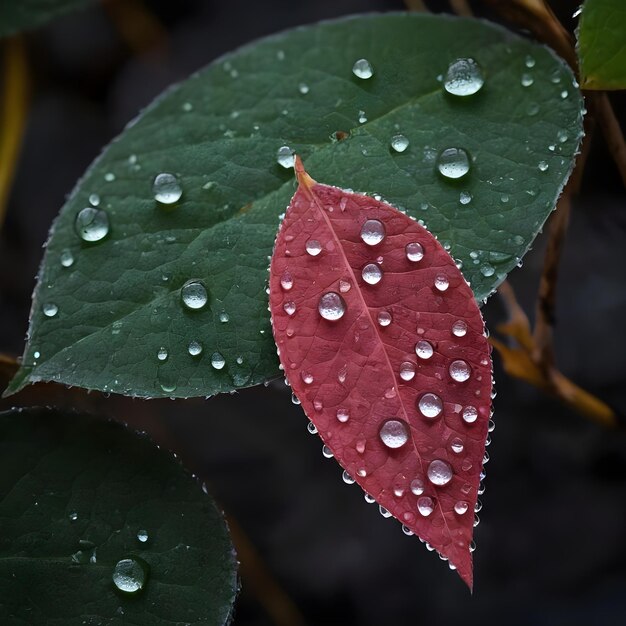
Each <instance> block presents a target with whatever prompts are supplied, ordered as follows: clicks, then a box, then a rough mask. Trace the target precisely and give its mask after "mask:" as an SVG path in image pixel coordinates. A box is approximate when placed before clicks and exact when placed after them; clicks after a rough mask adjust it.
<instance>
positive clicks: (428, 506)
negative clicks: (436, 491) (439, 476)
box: [417, 496, 435, 517]
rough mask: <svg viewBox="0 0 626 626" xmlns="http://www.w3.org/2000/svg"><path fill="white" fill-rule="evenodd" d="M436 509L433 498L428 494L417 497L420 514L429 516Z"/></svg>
mask: <svg viewBox="0 0 626 626" xmlns="http://www.w3.org/2000/svg"><path fill="white" fill-rule="evenodd" d="M434 509H435V505H434V502H433V499H432V498H429V497H428V496H422V497H421V498H418V499H417V510H418V511H419V514H420V515H423V516H424V517H428V516H429V515H430V514H431V513H432V512H433V511H434Z"/></svg>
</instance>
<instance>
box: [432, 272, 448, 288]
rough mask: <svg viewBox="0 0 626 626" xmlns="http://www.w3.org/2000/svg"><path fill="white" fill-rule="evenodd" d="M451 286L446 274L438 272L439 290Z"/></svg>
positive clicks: (436, 278)
mask: <svg viewBox="0 0 626 626" xmlns="http://www.w3.org/2000/svg"><path fill="white" fill-rule="evenodd" d="M449 286H450V282H449V281H448V278H447V276H446V275H445V274H437V276H435V288H436V289H437V290H439V291H445V290H446V289H447V288H448V287H449Z"/></svg>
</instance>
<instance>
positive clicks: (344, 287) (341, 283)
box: [339, 280, 351, 293]
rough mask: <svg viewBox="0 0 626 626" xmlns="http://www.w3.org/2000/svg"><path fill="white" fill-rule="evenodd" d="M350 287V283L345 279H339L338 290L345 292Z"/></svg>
mask: <svg viewBox="0 0 626 626" xmlns="http://www.w3.org/2000/svg"><path fill="white" fill-rule="evenodd" d="M350 289H351V285H350V283H349V282H348V281H347V280H340V281H339V291H341V293H347V292H348V291H350Z"/></svg>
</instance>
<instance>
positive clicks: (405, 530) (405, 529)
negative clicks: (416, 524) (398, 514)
mask: <svg viewBox="0 0 626 626" xmlns="http://www.w3.org/2000/svg"><path fill="white" fill-rule="evenodd" d="M402 532H403V533H404V534H405V535H406V536H407V537H412V536H413V535H414V534H415V533H414V532H413V531H412V530H411V529H410V528H409V527H408V526H406V525H405V524H402Z"/></svg>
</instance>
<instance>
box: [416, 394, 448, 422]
mask: <svg viewBox="0 0 626 626" xmlns="http://www.w3.org/2000/svg"><path fill="white" fill-rule="evenodd" d="M417 407H418V409H419V410H420V413H421V414H422V415H423V416H424V417H427V418H429V419H434V418H436V417H438V416H439V415H440V413H441V411H443V402H442V401H441V398H440V397H439V396H438V395H437V394H434V393H425V394H424V395H423V396H422V397H421V398H420V399H419V401H418V403H417Z"/></svg>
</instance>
